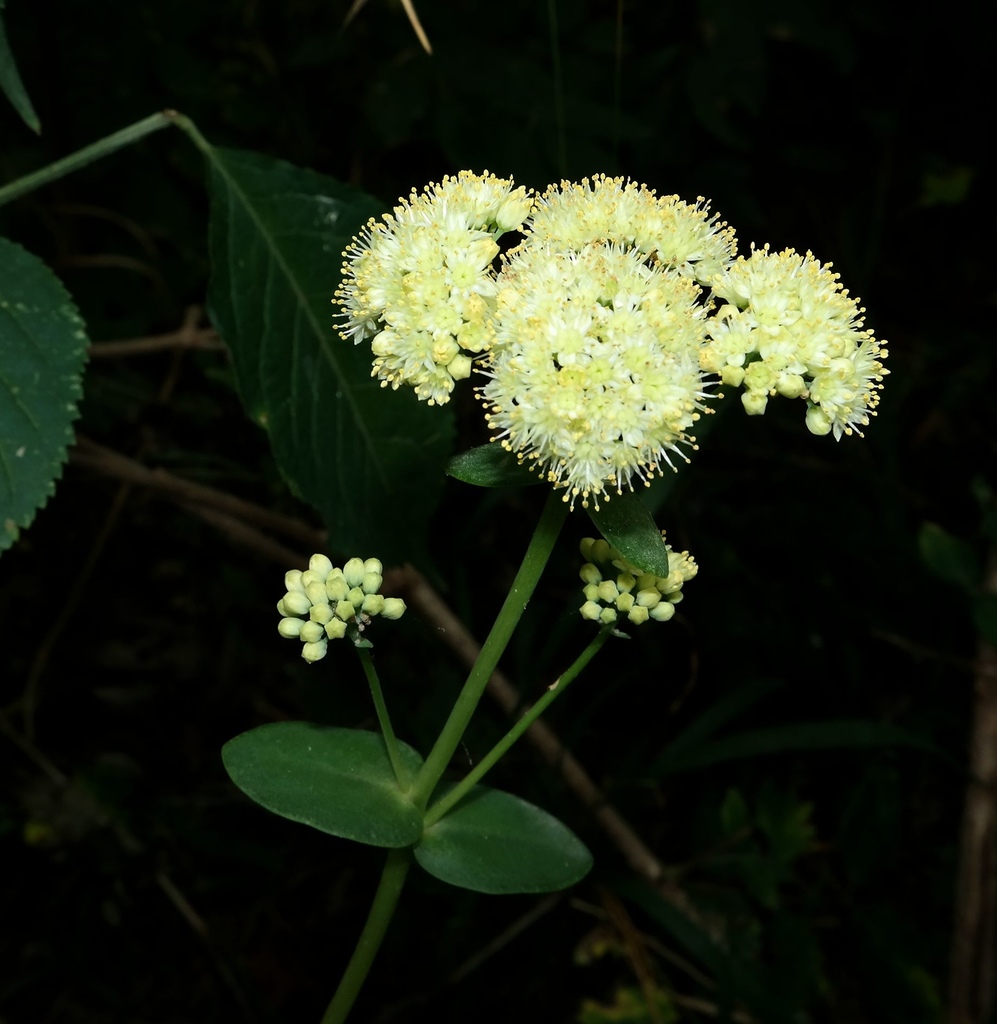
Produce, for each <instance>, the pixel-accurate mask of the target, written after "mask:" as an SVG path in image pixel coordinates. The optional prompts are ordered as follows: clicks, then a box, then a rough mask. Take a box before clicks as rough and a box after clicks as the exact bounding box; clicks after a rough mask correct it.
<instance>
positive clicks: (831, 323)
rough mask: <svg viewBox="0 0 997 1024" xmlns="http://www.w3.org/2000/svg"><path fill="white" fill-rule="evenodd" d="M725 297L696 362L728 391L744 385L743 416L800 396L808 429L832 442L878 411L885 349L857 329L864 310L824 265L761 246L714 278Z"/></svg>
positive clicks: (857, 429)
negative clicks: (780, 398) (774, 400)
mask: <svg viewBox="0 0 997 1024" xmlns="http://www.w3.org/2000/svg"><path fill="white" fill-rule="evenodd" d="M712 286H713V291H714V293H715V294H716V295H717V296H719V297H720V298H722V299H725V300H726V301H727V303H728V304H727V305H725V306H723V307H722V308H721V309H720V310H719V312H718V313H717V314H716V316H715V317H713V318H712V319H711V321H710V327H709V333H710V338H711V340H710V342H709V343H708V344H707V345H706V346H705V347H704V348H703V350H702V353H701V356H700V361H701V364H702V366H703V368H704V369H705V370H708V371H710V372H712V373H719V374H720V375H721V378H722V379H723V381H724V382H725V383H727V384H729V385H731V386H733V387H740V386H743V387H744V389H745V390H744V394H743V395H742V402H743V403H744V405H745V408H746V409H747V410H748V412H749V413H761V412H764V411H765V404H766V402H767V401H768V398H769V397H770V396H773V395H776V394H782V395H785V396H786V397H789V398H807V399H808V400H809V410H808V413H807V426H808V427H809V428H810V430H811V431H812V432H813V433H815V434H827V433H831V432H833V433H834V436H835V438H840V437H841V435H842V434H843V433H844V434H851V433H852V432H855V433H858V434H861V432H862V431H861V429H860V428H861V427H863V426H865V425H866V424H867V423H868V422H869V417H870V416H874V415H875V409H876V406H877V405H878V404H879V391H880V390H881V388H882V383H881V382H882V379H883V377H884V376H885V375H886V374H887V373H889V371H888V370H886V369H884V367H883V364H882V362H881V360H882V359H885V358H886V356H887V352H886V350H885V349H884V348H883V347H882V346H881V344H880V342H878V341H877V340H876V339H875V338H874V337H873V335H872V332H870V331H868V330H866V329H864V327H863V322H864V320H863V316H862V314H863V313H864V312H865V311H864V310H863V309H862V308H861V307H860V306H859V304H858V302H857V300H856V299H854V298H852V297H851V296H850V295H849V294H848V291H847V290H846V289H844V288H842V287H841V284H840V282H839V280H838V275H837V274H835V273H833V272H832V270H831V265H830V264H824V265H822V264H821V263H820V262H819V261H818V260H816V259H815V258H814V257H813V255H812V254H811V253H809V252H808V253H807V254H806V255H805V256H801V255H800V254H799V253H797V252H795V251H794V250H793V249H786V250H784V251H783V252H779V253H773V252H770V251H769V248H768V246H765V247H764V248H762V249H754V250H753V252H752V253H751V256H750V257H748V258H747V259H745V258H744V257H740V258H739V259H738V260H737V261H736V262H735V263H734V264H733V266H731V267H730V268H729V269H728V270H727V271H726V272H725V273H723V274H720V275H718V276H717V277H716V278H715V279H714V280H713V282H712Z"/></svg>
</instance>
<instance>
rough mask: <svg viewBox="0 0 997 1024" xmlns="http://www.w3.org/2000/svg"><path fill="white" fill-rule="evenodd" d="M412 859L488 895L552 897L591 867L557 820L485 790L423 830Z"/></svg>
mask: <svg viewBox="0 0 997 1024" xmlns="http://www.w3.org/2000/svg"><path fill="white" fill-rule="evenodd" d="M444 792H446V789H445V788H443V787H441V791H440V794H439V795H442V794H443V793H444ZM415 859H416V860H417V861H418V862H419V863H420V864H421V865H422V867H423V868H424V869H425V870H426V871H428V872H429V874H431V875H433V876H435V877H436V878H439V879H440V880H442V881H444V882H449V883H450V884H451V885H458V886H460V887H461V888H464V889H473V890H474V891H475V892H487V893H514V892H556V891H557V890H558V889H566V888H567V887H568V886H569V885H574V884H575V882H578V881H580V880H581V879H582V878H584V877H585V875H586V874H587V873H588V871H589V868H591V867H592V855H591V854H590V853H589V851H588V850H587V849H586V847H585V845H584V844H583V843H582V841H581V840H580V839H579V838H578V837H577V836H576V835H575V834H574V833H573V832H571V831H570V830H569V829H568V828H567V827H566V826H565V825H562V824H561V822H559V821H558V820H557V819H556V818H554V817H552V816H551V815H549V814H548V813H547V812H546V811H542V810H541V809H540V808H539V807H535V806H534V805H533V804H530V803H527V802H526V801H525V800H521V799H520V798H519V797H517V796H513V795H512V794H511V793H503V792H501V791H500V790H497V789H488V788H487V787H485V786H476V787H475V788H474V789H473V790H471V793H470V794H469V795H468V796H467V797H466V798H465V799H464V800H462V801H461V802H460V803H459V804H458V805H457V806H456V807H455V808H454V809H453V810H452V811H450V813H449V814H447V815H446V816H445V817H444V818H442V819H441V820H440V821H438V822H437V823H436V824H435V825H433V826H431V827H430V828H428V829H426V831H425V834H424V835H423V837H422V842H420V843H419V845H418V846H417V847H416V848H415Z"/></svg>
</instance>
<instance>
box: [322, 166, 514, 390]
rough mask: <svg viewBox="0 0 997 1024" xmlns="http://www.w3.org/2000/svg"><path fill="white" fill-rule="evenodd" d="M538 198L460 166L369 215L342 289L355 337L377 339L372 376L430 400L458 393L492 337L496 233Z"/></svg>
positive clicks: (345, 332) (349, 255)
mask: <svg viewBox="0 0 997 1024" xmlns="http://www.w3.org/2000/svg"><path fill="white" fill-rule="evenodd" d="M532 205H533V199H532V197H531V196H529V195H528V194H527V191H526V189H525V188H514V187H513V183H512V181H511V180H506V179H503V178H497V177H495V175H493V174H489V173H488V172H487V171H486V172H485V173H484V174H483V175H476V174H473V173H472V172H471V171H461V172H460V174H458V175H457V177H456V178H444V179H443V181H442V182H441V183H440V184H438V185H430V186H429V188H427V189H426V190H425V191H424V192H423V193H422V194H421V195H417V194H416V193H414V192H413V193H412V195H411V196H410V197H409V198H408V200H400V201H399V204H398V206H396V207H395V209H394V212H393V213H390V214H386V215H385V216H384V217H383V218H382V219H381V220H378V219H377V218H373V219H371V220H370V221H369V222H368V224H367V226H366V227H365V228H364V230H363V231H362V232H361V234H360V235H359V236H358V237H357V238H355V239H354V240H353V242H352V243H351V244H350V246H349V248H348V249H347V250H346V252H345V253H344V254H343V255H344V256H345V257H346V261H345V263H344V264H343V281H342V284H341V285H340V287H339V290H338V291H337V292H336V301H337V302H339V304H340V306H341V307H342V316H343V317H344V318H345V321H346V322H345V324H344V325H343V326H341V327H340V329H339V330H340V333H341V334H342V336H343V337H344V338H345V339H346V340H347V341H354V342H357V343H359V342H361V341H364V340H365V339H367V338H370V339H371V349H372V351H373V353H374V369H373V372H372V374H371V376H374V377H377V378H379V379H380V381H381V386H382V387H387V386H388V385H389V384H390V385H391V386H392V388H394V389H396V390H397V389H398V387H399V386H400V385H401V384H408V385H410V386H411V387H413V388H414V389H415V393H416V396H417V397H418V398H421V399H423V400H424V401H426V402H428V403H429V404H430V405H437V404H439V405H442V404H444V403H445V402H447V401H449V400H450V393H451V391H453V388H454V382H455V381H458V380H462V379H464V378H466V377H468V376H470V373H471V356H472V355H474V354H476V353H479V352H484V351H486V350H487V349H488V348H489V347H490V345H491V337H492V311H493V307H494V300H495V274H494V273H493V271H492V261H493V260H494V259H495V257H496V256H498V254H499V246H498V242H497V239H498V238H499V237H501V235H503V234H504V233H505V232H507V231H513V230H518V229H519V228H520V227H522V225H523V221H524V220H525V219H526V216H527V214H528V213H529V212H530V209H531V207H532Z"/></svg>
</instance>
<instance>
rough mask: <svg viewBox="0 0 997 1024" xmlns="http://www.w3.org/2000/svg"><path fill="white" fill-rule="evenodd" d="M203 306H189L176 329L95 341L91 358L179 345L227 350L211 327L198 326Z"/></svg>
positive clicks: (171, 348)
mask: <svg viewBox="0 0 997 1024" xmlns="http://www.w3.org/2000/svg"><path fill="white" fill-rule="evenodd" d="M201 312H202V310H201V307H200V306H188V307H187V309H186V311H185V312H184V319H183V324H182V325H181V326H180V328H179V329H178V330H176V331H170V332H169V333H167V334H153V335H150V336H149V337H146V338H128V339H126V340H124V341H95V342H94V343H93V344H92V345H91V346H90V358H91V359H119V358H125V357H128V356H144V355H149V354H151V353H155V352H172V351H175V350H176V349H202V350H204V351H209V352H225V351H227V350H228V349H227V346H226V345H225V343H224V342H223V341H222V340H221V338H219V337H218V332H217V331H215V330H213V329H212V328H210V327H198V323H199V322H200V319H201Z"/></svg>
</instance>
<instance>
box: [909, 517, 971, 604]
mask: <svg viewBox="0 0 997 1024" xmlns="http://www.w3.org/2000/svg"><path fill="white" fill-rule="evenodd" d="M917 545H918V548H919V549H920V552H921V558H922V559H924V563H925V565H927V566H928V568H929V569H930V570H931V571H932V572H933V573H934V574H935V575H936V576H940V577H941V578H942V579H943V580H945V581H946V582H947V583H954V584H955V585H956V586H957V587H961V588H962V589H963V590H972V589H973V588H974V587H976V585H977V584H978V583H979V581H980V576H981V569H980V560H979V558H978V557H977V555H976V552H975V551H974V550H973V548H972V546H971V545H969V544H967V543H966V542H965V541H964V540H960V539H959V538H958V537H953V536H952V534H951V533H949V532H948V531H947V530H944V529H943V528H942V527H941V526H939V525H938V524H937V523H925V524H924V525H923V526H922V527H921V532H920V534H919V535H918V538H917Z"/></svg>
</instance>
